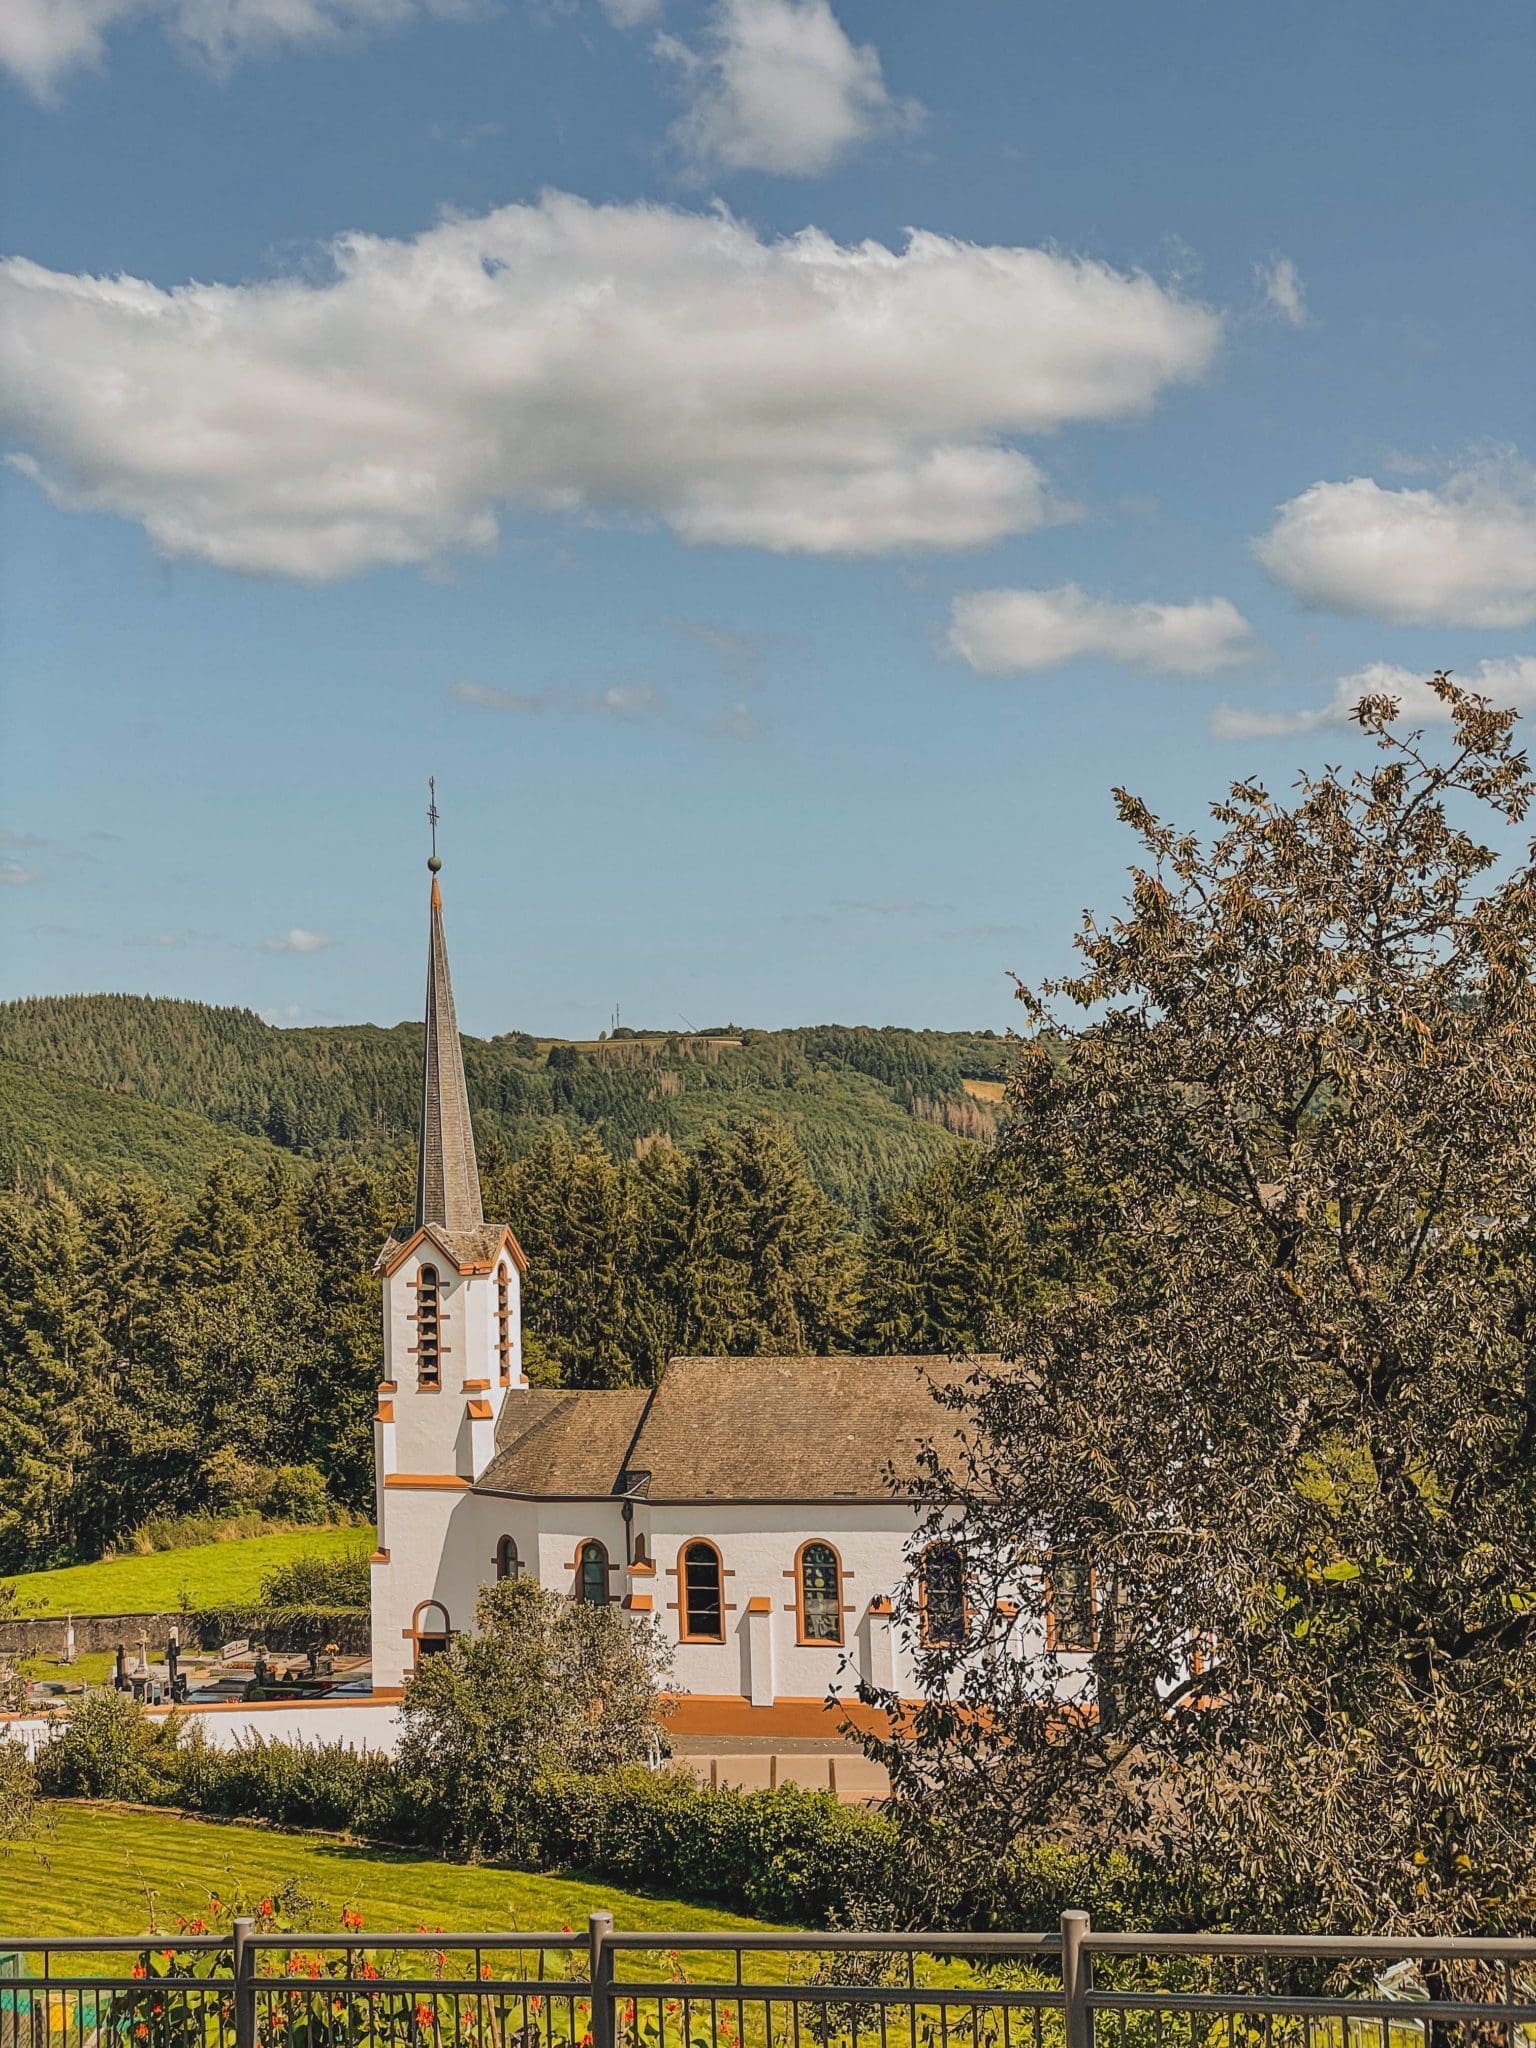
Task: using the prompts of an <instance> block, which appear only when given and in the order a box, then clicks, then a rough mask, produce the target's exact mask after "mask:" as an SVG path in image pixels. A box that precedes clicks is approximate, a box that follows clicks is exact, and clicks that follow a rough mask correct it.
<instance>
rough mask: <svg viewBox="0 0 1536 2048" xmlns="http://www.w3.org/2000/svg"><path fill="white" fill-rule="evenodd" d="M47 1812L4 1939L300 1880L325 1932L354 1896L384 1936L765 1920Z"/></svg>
mask: <svg viewBox="0 0 1536 2048" xmlns="http://www.w3.org/2000/svg"><path fill="white" fill-rule="evenodd" d="M45 1811H46V1818H47V1826H46V1827H45V1828H44V1830H43V1832H42V1833H41V1834H40V1835H39V1837H38V1838H37V1840H36V1842H35V1843H34V1844H31V1845H26V1846H22V1847H16V1846H14V1845H12V1846H7V1847H6V1848H5V1849H4V1851H3V1852H0V1936H4V1935H11V1936H15V1937H23V1936H27V1935H34V1936H38V1937H43V1936H47V1935H69V1934H137V1933H139V1932H141V1931H142V1930H143V1929H144V1928H145V1927H147V1926H148V1925H149V1923H150V1920H151V1917H153V1918H154V1919H155V1920H156V1921H158V1923H159V1925H161V1926H162V1927H164V1926H166V1925H174V1922H175V1915H176V1914H178V1913H186V1914H191V1913H194V1912H197V1911H199V1910H200V1909H202V1908H204V1907H206V1906H207V1904H208V1900H209V1896H210V1894H216V1895H217V1896H219V1897H221V1898H223V1899H224V1900H226V1901H228V1900H230V1899H231V1898H232V1897H234V1896H235V1895H236V1894H237V1893H242V1892H243V1893H245V1894H252V1893H255V1894H260V1893H261V1892H264V1891H268V1890H275V1889H277V1888H278V1887H280V1886H281V1885H282V1884H283V1883H284V1881H285V1880H286V1879H288V1878H290V1877H291V1878H294V1879H296V1880H297V1882H298V1883H299V1885H300V1886H301V1888H302V1889H303V1891H304V1892H305V1893H306V1894H307V1895H308V1896H309V1897H311V1898H313V1899H314V1900H316V1901H317V1911H316V1914H315V1927H316V1929H317V1930H327V1929H334V1928H336V1927H338V1926H339V1925H340V1916H341V1909H342V1907H343V1906H351V1907H353V1908H355V1909H356V1910H357V1911H358V1912H360V1913H361V1914H362V1916H363V1921H364V1924H365V1926H366V1927H367V1928H368V1930H369V1931H370V1932H379V1933H383V1932H389V1931H398V1930H400V1929H402V1928H404V1929H407V1930H410V1929H414V1928H417V1927H419V1926H420V1925H421V1924H422V1922H423V1921H425V1922H426V1924H427V1925H428V1926H430V1927H443V1928H446V1929H447V1930H448V1931H449V1932H450V1933H467V1932H470V1931H473V1930H476V1929H485V1930H494V1929H503V1928H506V1929H520V1930H526V1931H529V1932H534V1931H537V1932H540V1933H545V1932H550V1931H552V1930H555V1929H558V1928H560V1927H562V1926H564V1925H566V1924H567V1923H568V1924H569V1925H570V1926H572V1927H577V1928H579V1927H580V1926H581V1925H582V1923H583V1922H584V1921H585V1919H586V1917H587V1915H588V1913H590V1912H593V1911H595V1910H597V1909H598V1908H603V1909H605V1910H606V1911H608V1912H610V1913H612V1914H613V1917H614V1920H615V1922H616V1923H617V1925H618V1926H619V1927H620V1928H629V1929H632V1930H635V1931H638V1930H641V1929H651V1928H659V1929H664V1928H679V1929H681V1928H703V1929H712V1928H733V1927H753V1926H759V1925H761V1924H763V1923H761V1922H757V1921H752V1920H742V1919H739V1918H736V1917H734V1916H733V1915H731V1914H728V1913H718V1912H711V1911H710V1910H709V1908H708V1907H705V1906H692V1905H686V1904H682V1903H680V1902H679V1901H677V1900H673V1899H653V1898H647V1897H645V1896H643V1895H642V1894H640V1893H638V1892H628V1891H621V1890H617V1889H615V1888H613V1887H611V1886H607V1885H595V1884H583V1883H578V1882H577V1881H575V1880H573V1879H569V1878H563V1877H535V1876H530V1875H529V1874H528V1873H526V1872H524V1871H516V1870H493V1869H487V1868H485V1867H483V1866H480V1867H474V1866H469V1865H460V1864H454V1863H438V1862H434V1861H432V1860H431V1859H430V1858H428V1857H423V1856H414V1855H409V1854H407V1853H406V1852H404V1851H399V1852H394V1853H391V1852H389V1851H386V1850H380V1849H363V1848H354V1847H352V1846H351V1845H349V1844H347V1843H343V1842H339V1841H336V1840H333V1839H330V1838H326V1837H319V1836H308V1835H293V1834H282V1833H280V1832H278V1831H277V1830H275V1829H267V1828H252V1827H240V1826H236V1825H233V1824H230V1825H225V1824H223V1823H220V1822H217V1821H203V1820H183V1819H181V1818H180V1817H179V1816H177V1815H174V1814H162V1813H144V1812H140V1811H137V1810H134V1811H128V1810H125V1809H122V1808H110V1807H90V1806H75V1805H60V1806H53V1807H50V1808H48V1809H46V1810H45Z"/></svg>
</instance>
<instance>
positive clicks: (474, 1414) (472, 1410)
mask: <svg viewBox="0 0 1536 2048" xmlns="http://www.w3.org/2000/svg"><path fill="white" fill-rule="evenodd" d="M464 1412H465V1414H466V1415H468V1417H469V1419H470V1421H471V1422H489V1421H491V1420H492V1418H493V1417H494V1415H495V1410H494V1409H493V1408H492V1406H491V1404H490V1402H489V1401H467V1402H466V1403H465V1404H464Z"/></svg>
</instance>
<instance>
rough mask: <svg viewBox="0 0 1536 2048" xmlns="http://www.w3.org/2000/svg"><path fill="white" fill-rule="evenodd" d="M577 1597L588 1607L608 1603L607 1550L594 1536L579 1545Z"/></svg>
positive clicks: (602, 1605) (603, 1605)
mask: <svg viewBox="0 0 1536 2048" xmlns="http://www.w3.org/2000/svg"><path fill="white" fill-rule="evenodd" d="M580 1566H581V1571H580V1591H579V1596H578V1597H579V1598H580V1599H581V1600H582V1601H583V1602H584V1603H585V1604H586V1605H587V1606H588V1607H606V1606H607V1605H608V1552H607V1551H606V1550H605V1549H604V1547H603V1545H602V1544H601V1543H599V1542H598V1540H597V1538H596V1537H595V1536H594V1537H593V1538H592V1540H591V1541H590V1542H588V1543H583V1545H582V1546H581V1560H580Z"/></svg>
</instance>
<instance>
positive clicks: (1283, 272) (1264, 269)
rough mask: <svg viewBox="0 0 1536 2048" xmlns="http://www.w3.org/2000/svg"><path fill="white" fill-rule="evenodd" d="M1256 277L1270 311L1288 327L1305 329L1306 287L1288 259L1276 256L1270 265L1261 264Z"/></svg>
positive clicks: (1287, 257)
mask: <svg viewBox="0 0 1536 2048" xmlns="http://www.w3.org/2000/svg"><path fill="white" fill-rule="evenodd" d="M1258 277H1259V288H1260V289H1261V290H1262V292H1263V294H1264V297H1265V299H1266V300H1267V302H1268V304H1269V306H1270V308H1271V310H1272V311H1273V312H1275V313H1277V314H1278V315H1279V316H1280V318H1281V319H1282V320H1283V321H1284V322H1285V323H1286V325H1287V326H1288V327H1305V326H1306V324H1307V293H1306V287H1305V286H1304V285H1303V284H1302V281H1301V273H1300V272H1299V271H1298V270H1297V268H1296V266H1295V264H1294V263H1293V262H1292V261H1291V259H1290V257H1289V256H1276V257H1275V258H1274V260H1273V261H1272V262H1270V263H1261V264H1260V265H1259V270H1258Z"/></svg>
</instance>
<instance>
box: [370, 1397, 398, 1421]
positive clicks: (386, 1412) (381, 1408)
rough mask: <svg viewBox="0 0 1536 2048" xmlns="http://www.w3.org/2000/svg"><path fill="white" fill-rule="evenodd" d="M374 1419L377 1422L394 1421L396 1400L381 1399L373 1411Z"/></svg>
mask: <svg viewBox="0 0 1536 2048" xmlns="http://www.w3.org/2000/svg"><path fill="white" fill-rule="evenodd" d="M373 1419H374V1421H375V1422H393V1421H394V1419H395V1404H394V1402H393V1401H381V1402H380V1403H379V1405H378V1407H377V1408H375V1409H374V1411H373Z"/></svg>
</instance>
